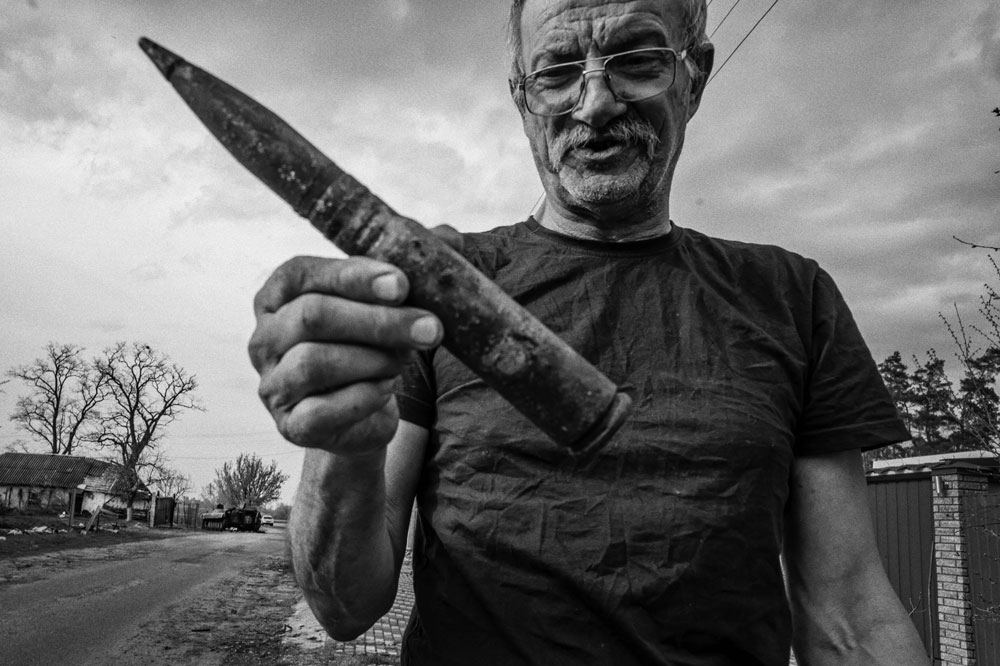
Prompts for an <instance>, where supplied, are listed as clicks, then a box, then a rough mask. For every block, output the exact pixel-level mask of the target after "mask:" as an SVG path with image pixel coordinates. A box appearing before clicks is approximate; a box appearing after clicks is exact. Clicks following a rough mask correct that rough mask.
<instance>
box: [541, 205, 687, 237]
mask: <svg viewBox="0 0 1000 666" xmlns="http://www.w3.org/2000/svg"><path fill="white" fill-rule="evenodd" d="M534 217H535V219H536V220H537V221H538V223H539V224H540V225H541V226H542V227H544V228H546V229H548V230H549V231H554V232H556V233H559V234H563V235H564V236H570V237H572V238H581V239H584V240H598V241H605V242H612V243H627V242H631V241H640V240H646V239H649V238H657V237H659V236H665V235H667V234H668V233H670V229H671V224H670V214H669V212H668V211H667V210H666V209H665V208H664V209H663V210H661V211H659V212H658V214H657V215H653V216H649V217H643V218H641V219H634V220H632V219H628V218H622V217H616V219H612V220H610V221H608V220H606V218H603V217H602V218H597V219H592V218H589V217H583V216H579V215H574V214H572V213H571V212H569V211H564V210H560V209H559V208H558V207H557V206H552V205H549V201H548V199H544V200H543V201H542V202H541V204H539V206H538V208H537V209H536V210H535V212H534Z"/></svg>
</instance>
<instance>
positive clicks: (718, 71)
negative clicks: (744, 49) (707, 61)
mask: <svg viewBox="0 0 1000 666" xmlns="http://www.w3.org/2000/svg"><path fill="white" fill-rule="evenodd" d="M776 4H778V0H774V2H772V3H771V6H770V7H768V8H767V11H765V12H764V13H763V14H762V15H761V17H760V18H759V19H757V22H756V23H754V24H753V27H752V28H750V32H748V33H747V34H746V35H744V36H743V39H741V40H740V43H739V44H737V45H736V48H735V49H733V50H732V51H730V53H729V55H728V56H726V59H725V60H723V61H722V64H721V65H719V69H717V70H715V73H714V74H712V76H711V77H709V79H708V83H711V82H712V79H714V78H715V77H717V76H718V75H719V73H720V72H721V71H722V68H723V67H725V66H726V63H727V62H729V60H730V59H731V58H732V57H733V56H734V55H735V54H736V52H737V51H739V49H740V47H741V46H743V42H745V41H747V37H749V36H750V35H752V34H753V31H754V30H756V29H757V26H758V25H760V22H761V21H763V20H764V17H765V16H767V15H768V14H770V13H771V10H772V9H774V6H775V5H776Z"/></svg>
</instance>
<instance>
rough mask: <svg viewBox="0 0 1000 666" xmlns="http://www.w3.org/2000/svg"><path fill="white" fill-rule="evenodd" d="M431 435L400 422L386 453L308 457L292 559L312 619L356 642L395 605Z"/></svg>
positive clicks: (298, 499) (295, 514) (293, 524)
mask: <svg viewBox="0 0 1000 666" xmlns="http://www.w3.org/2000/svg"><path fill="white" fill-rule="evenodd" d="M426 444H427V430H425V429H423V428H421V427H419V426H415V425H413V424H411V423H407V422H406V421H400V422H399V428H398V430H397V431H396V435H395V436H394V437H393V439H392V441H391V442H390V443H389V446H388V447H387V449H380V450H378V451H375V452H373V453H371V454H367V455H358V456H338V455H335V454H329V453H326V452H324V451H317V450H309V451H306V457H305V463H304V465H303V469H302V479H301V481H300V482H299V488H298V492H297V493H296V497H295V508H294V510H293V511H292V519H291V523H290V524H289V529H290V531H291V547H292V561H293V564H294V569H295V574H296V578H297V580H298V583H299V586H300V587H301V588H302V591H303V593H304V594H305V598H306V601H308V602H309V606H310V607H311V608H312V610H313V614H314V615H315V616H316V618H317V619H319V621H320V623H321V624H323V626H324V627H325V628H326V630H327V632H329V633H330V635H331V636H333V637H334V638H336V639H338V640H351V639H353V638H355V637H357V636H358V635H359V634H361V633H362V632H364V631H365V630H367V629H368V628H369V627H370V626H372V624H374V623H375V621H377V620H378V618H380V617H381V616H382V615H384V614H385V613H386V612H388V610H389V609H390V608H391V607H392V603H393V601H394V600H395V598H396V587H397V585H398V583H399V572H400V568H401V566H402V562H403V555H404V551H405V548H406V535H407V532H408V529H409V523H410V511H411V509H412V506H413V496H414V492H415V489H416V485H417V480H418V477H419V472H420V463H421V460H422V458H423V452H424V449H425V447H426Z"/></svg>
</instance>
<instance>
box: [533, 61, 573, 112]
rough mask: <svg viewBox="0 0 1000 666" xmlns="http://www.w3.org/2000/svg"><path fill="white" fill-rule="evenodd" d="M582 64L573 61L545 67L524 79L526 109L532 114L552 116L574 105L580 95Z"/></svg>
mask: <svg viewBox="0 0 1000 666" xmlns="http://www.w3.org/2000/svg"><path fill="white" fill-rule="evenodd" d="M582 75H583V65H582V64H580V63H573V64H567V65H556V66H555V67H546V68H545V69H542V70H539V71H537V72H535V73H534V74H531V75H530V76H528V77H527V78H526V79H525V80H524V96H525V101H526V102H527V105H528V110H529V111H531V112H532V113H534V114H538V115H543V116H554V115H559V114H560V113H565V112H566V111H569V110H570V109H572V108H573V107H574V106H576V100H577V99H578V98H579V97H580V78H581V76H582Z"/></svg>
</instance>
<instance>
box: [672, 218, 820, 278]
mask: <svg viewBox="0 0 1000 666" xmlns="http://www.w3.org/2000/svg"><path fill="white" fill-rule="evenodd" d="M682 231H683V233H684V237H683V240H682V243H681V246H682V248H684V250H686V251H687V252H689V253H691V254H696V255H697V256H698V257H699V258H700V259H702V260H703V261H707V262H711V263H713V264H715V265H718V266H720V267H729V268H730V269H732V270H734V271H755V272H761V273H772V274H784V275H787V276H788V277H807V276H808V277H814V276H816V275H819V274H821V273H824V271H823V269H822V268H820V266H819V264H818V263H817V262H816V261H815V260H814V259H810V258H808V257H804V256H802V255H801V254H798V253H797V252H793V251H791V250H787V249H785V248H783V247H780V246H778V245H771V244H765V243H748V242H745V241H736V240H728V239H724V238H717V237H714V236H709V235H707V234H703V233H701V232H699V231H695V230H693V229H683V230H682Z"/></svg>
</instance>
